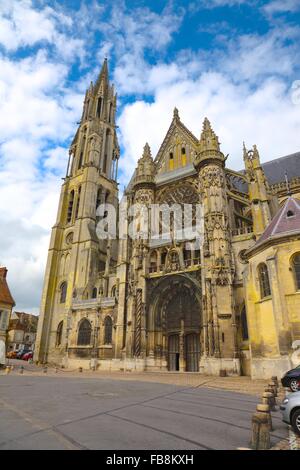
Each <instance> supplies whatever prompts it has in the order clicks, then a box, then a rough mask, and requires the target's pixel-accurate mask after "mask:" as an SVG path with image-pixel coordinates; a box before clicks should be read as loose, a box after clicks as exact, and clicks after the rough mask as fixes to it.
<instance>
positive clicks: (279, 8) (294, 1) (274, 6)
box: [262, 0, 300, 15]
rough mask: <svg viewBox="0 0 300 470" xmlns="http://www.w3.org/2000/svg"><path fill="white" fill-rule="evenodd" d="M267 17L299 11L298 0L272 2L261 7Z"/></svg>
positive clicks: (276, 0)
mask: <svg viewBox="0 0 300 470" xmlns="http://www.w3.org/2000/svg"><path fill="white" fill-rule="evenodd" d="M262 9H263V11H264V12H265V13H267V14H268V15H274V14H277V13H287V12H295V11H298V10H300V3H299V0H272V1H270V2H269V3H267V4H266V5H264V6H263V7H262Z"/></svg>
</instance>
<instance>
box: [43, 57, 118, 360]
mask: <svg viewBox="0 0 300 470" xmlns="http://www.w3.org/2000/svg"><path fill="white" fill-rule="evenodd" d="M115 114H116V94H115V92H114V88H113V86H111V85H110V83H109V77H108V66H107V60H106V59H105V61H104V63H103V66H102V69H101V72H100V75H99V77H98V79H97V81H96V83H95V84H93V83H91V85H90V87H89V89H88V90H87V92H86V95H85V100H84V105H83V112H82V117H81V121H80V124H79V127H78V130H77V132H76V135H75V137H74V139H73V142H72V144H71V147H70V151H69V162H68V168H67V173H66V177H65V178H64V182H63V184H62V188H61V195H60V201H59V207H58V214H57V220H56V223H55V225H54V227H53V228H52V234H51V241H50V247H49V253H48V260H47V267H46V273H45V279H44V288H43V295H42V303H41V312H40V321H39V328H38V334H37V345H36V352H35V359H36V360H40V361H46V360H47V357H48V356H49V354H50V355H51V357H52V358H53V357H55V356H56V355H59V354H62V351H63V349H64V347H66V344H67V339H68V334H69V330H70V329H71V326H70V322H71V319H70V315H69V314H70V309H71V306H72V302H73V301H74V299H77V300H78V301H83V300H84V299H88V298H91V297H93V296H94V295H93V289H95V288H96V289H97V287H99V289H102V294H103V295H105V292H103V291H105V290H107V283H106V284H105V273H106V274H107V270H108V266H107V263H110V262H113V260H115V259H116V256H117V246H115V244H113V245H111V244H110V243H109V244H108V242H107V241H106V240H99V239H98V237H97V235H96V223H97V214H96V210H97V207H98V206H99V205H100V204H105V203H110V204H112V205H114V206H115V207H116V208H117V204H118V187H117V182H116V180H117V171H118V159H119V146H118V141H117V136H116V126H115ZM102 215H103V214H102ZM101 272H104V277H103V279H102V280H101V282H102V284H101V286H98V284H99V274H100V273H101ZM106 295H107V293H106ZM60 322H62V323H61V324H63V325H64V328H63V335H62V339H61V348H57V347H56V348H55V346H57V338H55V333H53V332H54V331H56V330H57V325H59V324H60ZM54 348H55V352H53V351H54ZM53 354H54V356H53Z"/></svg>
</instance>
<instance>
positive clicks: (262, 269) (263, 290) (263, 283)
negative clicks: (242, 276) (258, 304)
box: [258, 263, 271, 299]
mask: <svg viewBox="0 0 300 470" xmlns="http://www.w3.org/2000/svg"><path fill="white" fill-rule="evenodd" d="M258 278H259V285H260V294H261V298H262V299H263V298H265V297H268V296H269V295H271V288H270V280H269V273H268V268H267V265H266V264H265V263H261V264H260V265H259V266H258Z"/></svg>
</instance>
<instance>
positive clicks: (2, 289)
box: [0, 267, 15, 365]
mask: <svg viewBox="0 0 300 470" xmlns="http://www.w3.org/2000/svg"><path fill="white" fill-rule="evenodd" d="M14 306H15V301H14V299H13V297H12V295H11V292H10V290H9V287H8V284H7V269H6V268H5V267H1V268H0V365H4V364H5V362H6V348H7V332H8V326H9V320H10V316H11V312H12V309H13V307H14Z"/></svg>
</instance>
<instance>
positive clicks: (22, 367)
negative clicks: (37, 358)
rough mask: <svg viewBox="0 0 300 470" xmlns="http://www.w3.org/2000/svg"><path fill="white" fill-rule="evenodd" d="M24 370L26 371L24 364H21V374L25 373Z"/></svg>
mask: <svg viewBox="0 0 300 470" xmlns="http://www.w3.org/2000/svg"><path fill="white" fill-rule="evenodd" d="M23 372H24V366H21V367H20V374H23Z"/></svg>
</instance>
